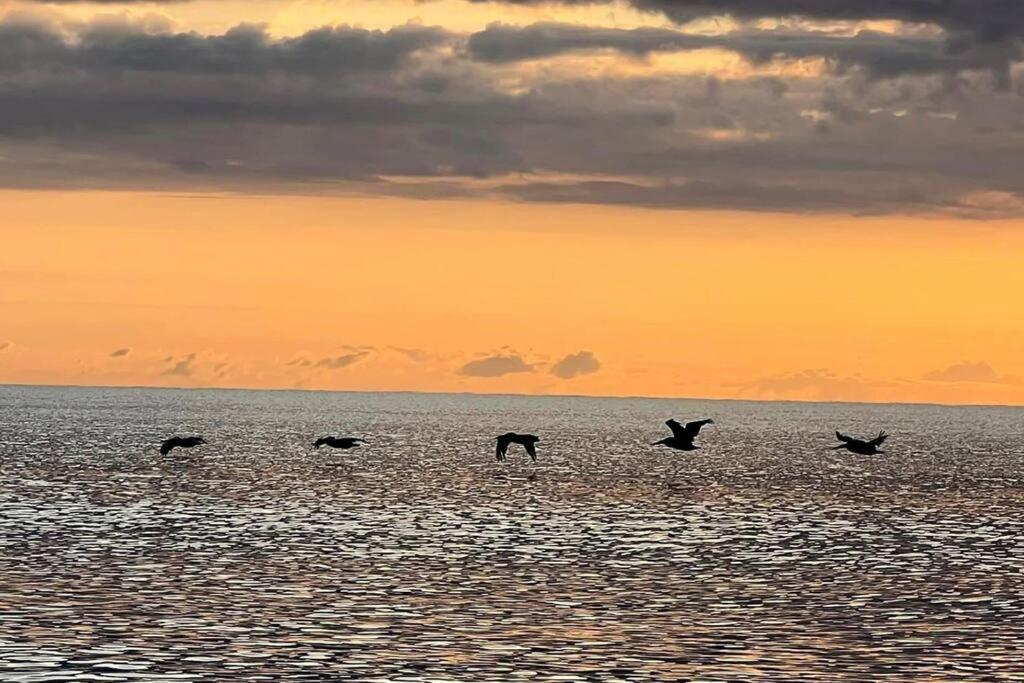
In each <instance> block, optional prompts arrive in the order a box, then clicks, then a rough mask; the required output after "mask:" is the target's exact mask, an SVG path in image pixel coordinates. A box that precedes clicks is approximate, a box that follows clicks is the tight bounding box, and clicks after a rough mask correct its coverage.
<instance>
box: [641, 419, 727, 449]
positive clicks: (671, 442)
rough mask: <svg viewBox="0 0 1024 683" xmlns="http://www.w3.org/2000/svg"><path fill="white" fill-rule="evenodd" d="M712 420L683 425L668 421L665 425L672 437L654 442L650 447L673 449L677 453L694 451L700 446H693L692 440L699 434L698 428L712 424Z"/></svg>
mask: <svg viewBox="0 0 1024 683" xmlns="http://www.w3.org/2000/svg"><path fill="white" fill-rule="evenodd" d="M714 423H715V421H714V420H697V421H696V422H687V423H686V424H685V425H684V424H680V423H679V422H677V421H675V420H669V421H668V422H666V423H665V424H667V425H668V428H669V429H671V430H672V436H670V437H668V438H665V439H662V440H661V441H656V442H654V443H653V444H651V445H652V446H668V447H669V448H674V449H676V450H677V451H695V450H697V449H698V448H700V446H695V445H694V443H693V440H694V439H696V438H697V435H698V434H700V428H701V427H703V426H704V425H710V424H714Z"/></svg>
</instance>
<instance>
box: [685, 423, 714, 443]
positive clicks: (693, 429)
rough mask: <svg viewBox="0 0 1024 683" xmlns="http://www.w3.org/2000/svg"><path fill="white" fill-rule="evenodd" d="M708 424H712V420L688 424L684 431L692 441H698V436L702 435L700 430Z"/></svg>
mask: <svg viewBox="0 0 1024 683" xmlns="http://www.w3.org/2000/svg"><path fill="white" fill-rule="evenodd" d="M707 424H711V420H696V421H694V422H687V423H686V427H684V429H685V430H686V434H687V435H688V436H689V438H690V439H696V438H697V435H698V434H700V428H701V427H703V426H704V425H707Z"/></svg>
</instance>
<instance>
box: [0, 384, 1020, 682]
mask: <svg viewBox="0 0 1024 683" xmlns="http://www.w3.org/2000/svg"><path fill="white" fill-rule="evenodd" d="M672 416H675V417H678V418H680V419H683V420H685V419H695V418H701V417H712V418H714V419H715V421H716V424H715V425H714V426H712V427H710V428H707V429H706V431H705V432H704V433H703V434H702V441H703V443H704V449H703V450H701V451H697V452H696V453H692V454H684V453H676V452H672V451H667V450H662V449H658V448H652V447H651V446H649V444H650V442H652V441H656V440H658V439H661V438H663V437H664V436H666V435H667V433H668V432H667V429H666V428H665V426H664V421H665V419H666V418H668V417H672ZM836 428H841V429H843V430H844V431H848V432H851V433H855V434H860V435H869V434H873V433H875V432H877V431H878V430H879V429H881V428H885V429H886V430H888V431H889V432H890V433H891V434H892V438H891V439H890V441H889V442H888V443H887V444H886V446H887V450H888V451H889V453H888V454H887V455H884V456H876V457H870V458H868V457H861V456H855V455H850V454H845V453H842V452H834V451H829V450H827V449H828V447H830V446H832V445H833V444H834V439H833V436H832V435H833V432H834V430H835V429H836ZM509 430H514V431H528V432H533V433H535V434H538V435H539V436H540V437H541V439H542V440H541V442H540V444H539V452H540V459H539V462H538V463H537V464H536V465H533V464H531V463H530V462H529V459H528V458H527V457H526V456H525V454H523V453H522V451H521V450H519V449H518V447H513V452H512V453H511V455H510V460H509V462H507V463H505V464H499V463H497V462H496V461H495V459H494V453H493V450H494V442H493V437H494V436H495V435H497V434H499V433H502V432H505V431H509ZM180 433H198V434H202V435H204V436H205V437H206V438H207V440H208V441H209V442H210V443H209V444H208V445H207V446H204V447H201V448H198V449H195V450H193V451H192V452H178V451H176V452H175V453H174V454H172V456H169V457H161V456H160V455H159V453H158V452H157V451H156V449H155V446H156V445H158V444H159V442H160V440H162V439H163V438H165V437H167V436H169V435H173V434H180ZM324 434H344V435H354V436H363V437H365V438H366V439H368V440H369V441H370V442H371V443H370V444H369V446H368V447H366V448H363V449H361V450H359V451H356V452H349V453H342V452H325V451H312V450H311V449H310V448H309V445H310V443H311V442H312V441H313V440H314V439H315V438H316V437H318V436H321V435H324ZM1022 454H1024V411H1022V410H1017V409H1008V408H942V407H934V406H892V405H885V406H869V405H841V404H797V403H748V402H710V401H683V400H647V399H590V398H533V397H511V396H505V397H480V396H456V395H414V394H358V393H304V392H249V391H173V390H146V389H138V390H128V389H77V388H76V389H65V388H22V387H8V388H0V680H3V681H64V680H79V679H80V680H92V681H101V680H102V681H122V680H124V681H127V680H146V681H156V680H169V681H170V680H173V681H193V680H194V681H200V680H202V681H221V680H231V679H233V678H234V679H239V680H267V681H281V680H310V681H312V680H321V681H326V680H382V681H445V680H450V681H517V680H536V681H543V680H559V681H606V680H607V681H613V680H625V681H630V680H694V679H702V680H722V681H725V680H731V681H747V680H765V679H771V680H780V681H781V680H814V681H822V680H863V681H875V680H887V679H894V680H931V681H942V680H971V681H981V680H996V679H1006V680H1021V679H1022V678H1024V655H1022V652H1024V495H1022V491H1024V489H1022V486H1024V455H1022Z"/></svg>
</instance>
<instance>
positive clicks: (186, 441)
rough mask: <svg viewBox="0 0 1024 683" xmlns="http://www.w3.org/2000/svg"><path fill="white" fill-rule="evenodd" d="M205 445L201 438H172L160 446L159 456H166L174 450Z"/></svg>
mask: <svg viewBox="0 0 1024 683" xmlns="http://www.w3.org/2000/svg"><path fill="white" fill-rule="evenodd" d="M204 443H206V439H204V438H203V437H201V436H174V437H171V438H170V439H167V441H164V442H163V443H162V444H160V455H167V454H168V453H170V452H171V451H173V450H174V449H175V448H193V447H195V446H198V445H200V444H204Z"/></svg>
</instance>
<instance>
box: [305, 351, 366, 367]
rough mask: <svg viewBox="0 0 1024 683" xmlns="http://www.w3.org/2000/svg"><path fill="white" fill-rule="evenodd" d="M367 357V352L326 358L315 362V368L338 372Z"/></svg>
mask: <svg viewBox="0 0 1024 683" xmlns="http://www.w3.org/2000/svg"><path fill="white" fill-rule="evenodd" d="M369 355H370V352H369V351H356V352H353V353H346V354H344V355H341V356H328V357H326V358H321V359H320V360H318V361H317V362H316V367H318V368H327V369H328V370H340V369H341V368H347V367H349V366H350V365H355V364H356V363H358V362H359V361H361V360H362V359H364V358H366V357H367V356H369Z"/></svg>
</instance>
